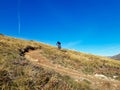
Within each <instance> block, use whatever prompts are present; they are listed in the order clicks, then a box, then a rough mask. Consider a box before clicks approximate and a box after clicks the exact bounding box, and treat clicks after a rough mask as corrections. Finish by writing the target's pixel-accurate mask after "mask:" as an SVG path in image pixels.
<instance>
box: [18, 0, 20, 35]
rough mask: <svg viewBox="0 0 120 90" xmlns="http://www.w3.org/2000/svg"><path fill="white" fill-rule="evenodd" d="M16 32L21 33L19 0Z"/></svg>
mask: <svg viewBox="0 0 120 90" xmlns="http://www.w3.org/2000/svg"><path fill="white" fill-rule="evenodd" d="M17 14H18V34H19V35H20V33H21V24H20V23H21V22H20V0H18V13H17Z"/></svg>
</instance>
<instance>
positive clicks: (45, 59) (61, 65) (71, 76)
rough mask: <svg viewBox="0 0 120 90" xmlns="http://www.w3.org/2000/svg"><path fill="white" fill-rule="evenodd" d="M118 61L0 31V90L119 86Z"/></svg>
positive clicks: (116, 88) (105, 89)
mask: <svg viewBox="0 0 120 90" xmlns="http://www.w3.org/2000/svg"><path fill="white" fill-rule="evenodd" d="M119 88H120V61H117V60H113V59H109V58H106V57H100V56H96V55H90V54H86V53H82V52H76V51H72V50H67V49H61V50H58V49H57V48H56V47H53V46H50V45H47V44H43V43H39V42H35V41H33V40H32V41H31V40H30V41H27V40H21V39H16V38H12V37H8V36H4V35H0V90H119Z"/></svg>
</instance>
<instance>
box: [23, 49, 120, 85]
mask: <svg viewBox="0 0 120 90" xmlns="http://www.w3.org/2000/svg"><path fill="white" fill-rule="evenodd" d="M40 52H41V51H40V50H35V51H30V52H28V53H26V55H25V57H26V58H27V59H28V60H30V61H31V62H33V63H35V64H39V65H40V66H42V67H44V68H49V69H53V70H54V71H56V72H58V73H60V74H62V75H68V76H70V77H72V78H74V79H75V80H76V81H83V80H88V81H89V82H91V83H92V84H94V85H96V86H98V85H100V84H101V83H103V82H105V81H109V82H111V83H115V84H117V85H120V82H119V81H116V80H113V81H112V80H109V79H108V80H106V79H105V80H104V79H99V78H97V77H95V76H94V75H85V74H83V73H80V72H78V71H76V70H73V69H69V68H65V67H63V66H60V65H58V64H53V63H52V62H50V60H48V59H47V58H45V57H44V56H42V55H41V54H40ZM98 82H99V83H98ZM97 83H98V85H97Z"/></svg>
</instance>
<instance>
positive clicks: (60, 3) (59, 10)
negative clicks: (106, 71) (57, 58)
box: [0, 0, 120, 56]
mask: <svg viewBox="0 0 120 90" xmlns="http://www.w3.org/2000/svg"><path fill="white" fill-rule="evenodd" d="M18 13H19V15H20V21H19V19H18ZM18 22H20V23H18ZM19 24H20V33H19ZM0 33H3V34H6V35H9V36H14V37H18V38H24V39H28V40H36V41H40V42H44V43H47V44H50V45H54V46H55V45H56V42H57V41H61V43H62V47H63V48H67V49H74V50H77V51H81V52H86V53H91V54H96V55H102V56H111V55H115V54H118V53H120V35H119V34H120V1H119V0H0Z"/></svg>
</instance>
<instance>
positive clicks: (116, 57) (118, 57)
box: [111, 54, 120, 60]
mask: <svg viewBox="0 0 120 90" xmlns="http://www.w3.org/2000/svg"><path fill="white" fill-rule="evenodd" d="M111 58H112V59H116V60H120V54H118V55H115V56H112V57H111Z"/></svg>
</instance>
